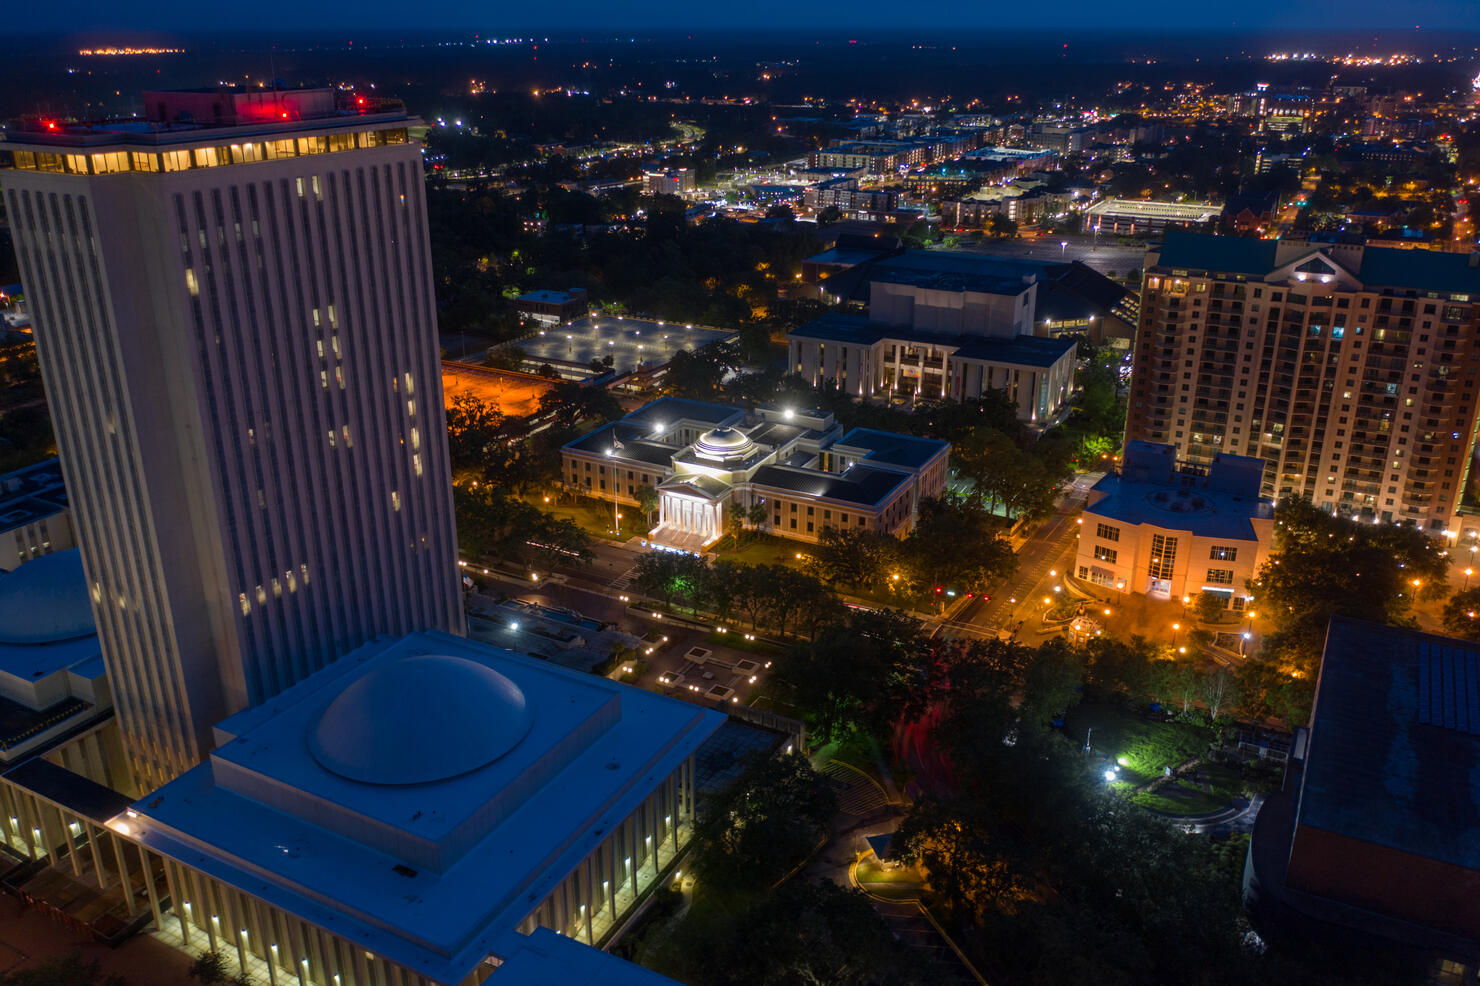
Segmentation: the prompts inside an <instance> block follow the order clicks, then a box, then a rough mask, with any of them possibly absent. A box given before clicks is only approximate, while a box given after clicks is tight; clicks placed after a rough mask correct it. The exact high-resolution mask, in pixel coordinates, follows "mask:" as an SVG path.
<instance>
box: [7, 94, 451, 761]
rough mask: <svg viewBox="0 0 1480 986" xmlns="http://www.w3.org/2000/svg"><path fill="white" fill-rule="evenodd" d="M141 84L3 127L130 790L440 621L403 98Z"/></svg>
mask: <svg viewBox="0 0 1480 986" xmlns="http://www.w3.org/2000/svg"><path fill="white" fill-rule="evenodd" d="M145 106H146V108H147V111H148V114H149V119H148V120H147V121H144V120H128V121H121V122H117V123H97V124H69V123H61V122H57V121H39V122H36V121H33V122H29V123H27V124H25V125H23V126H20V127H19V128H15V129H12V130H10V131H9V132H7V134H6V142H5V147H6V149H7V150H10V151H12V152H13V154H14V157H15V165H16V169H15V170H14V171H12V172H9V173H8V176H7V179H6V182H5V196H6V207H7V211H8V213H9V216H10V221H11V225H12V229H13V230H14V234H15V240H16V248H17V255H18V259H19V263H20V268H21V271H22V274H23V277H24V279H25V283H26V285H27V289H28V292H29V295H30V298H29V300H30V304H31V310H32V314H33V318H34V321H35V336H36V346H37V351H38V354H39V358H40V363H41V369H42V373H43V376H44V378H45V381H46V389H47V394H48V396H49V398H50V403H51V410H52V414H53V418H54V421H55V424H56V432H57V442H58V446H59V449H60V451H61V456H62V460H63V462H64V463H65V465H66V469H67V483H68V488H69V493H70V497H71V505H72V508H73V520H74V524H75V527H76V531H77V539H78V541H79V543H80V544H81V546H82V557H83V563H84V568H85V570H86V572H87V578H88V581H89V587H90V592H91V595H92V600H93V606H94V609H95V611H96V616H97V629H98V635H99V638H100V640H101V643H102V647H103V652H104V655H105V656H106V659H107V661H108V664H109V670H110V678H111V683H112V688H113V692H114V698H115V700H116V706H117V710H118V716H119V722H120V725H121V727H122V734H123V737H124V742H125V744H126V745H127V747H128V751H129V755H130V757H131V759H132V762H133V764H134V770H135V774H136V778H135V780H136V783H137V784H138V786H139V788H140V789H148V788H151V787H154V786H156V785H157V784H159V783H162V782H164V781H166V780H168V779H169V778H171V777H173V776H175V775H176V774H178V773H180V772H181V771H184V770H187V769H189V768H190V767H192V766H194V765H195V764H196V763H198V762H199V761H200V759H201V758H202V757H203V756H204V755H205V754H206V753H207V752H208V751H209V750H210V748H211V737H210V728H211V726H212V724H213V723H215V722H217V721H219V720H220V719H222V718H224V717H225V716H226V715H228V714H230V713H232V712H234V711H236V710H239V709H242V708H245V707H247V706H250V705H253V704H256V703H258V702H261V701H262V700H264V699H266V698H268V697H270V696H272V695H274V694H276V693H277V692H279V691H281V690H282V689H284V688H286V687H288V686H290V685H291V684H293V683H294V682H296V681H298V680H300V679H302V678H303V677H305V676H307V675H308V674H311V673H313V672H314V671H316V670H318V669H319V668H321V667H323V666H325V665H326V664H328V663H329V662H331V661H332V660H334V658H336V657H337V656H338V655H340V654H343V653H345V652H347V651H348V650H350V649H352V648H354V647H356V646H358V645H360V644H362V643H364V642H365V641H366V640H368V639H370V638H371V637H373V636H375V635H377V634H380V633H405V632H410V631H414V630H421V629H444V630H453V631H460V630H461V628H462V626H463V616H462V608H461V599H460V595H459V590H458V585H457V575H456V552H455V544H454V531H453V516H452V497H451V486H450V482H449V480H448V474H449V469H448V461H447V444H446V427H445V420H444V415H443V406H442V395H441V390H440V382H439V381H440V376H439V359H438V357H439V353H438V347H437V339H436V319H435V313H434V307H433V306H434V299H433V290H432V277H431V264H430V252H429V249H428V242H427V228H426V207H425V202H424V197H423V195H424V193H423V182H422V165H421V158H420V151H419V149H418V148H417V147H416V146H415V145H413V144H412V143H410V142H408V138H407V128H408V126H410V125H411V124H412V123H414V122H415V121H414V120H412V119H411V118H409V117H408V116H407V115H406V114H405V112H404V110H403V109H401V108H400V106H399V104H395V105H389V104H386V103H383V102H381V101H377V100H373V99H369V98H366V97H357V96H352V95H346V94H343V93H336V92H334V91H331V90H327V89H308V90H291V91H275V90H252V91H248V90H237V89H230V88H227V89H208V90H195V91H188V92H180V93H147V94H145Z"/></svg>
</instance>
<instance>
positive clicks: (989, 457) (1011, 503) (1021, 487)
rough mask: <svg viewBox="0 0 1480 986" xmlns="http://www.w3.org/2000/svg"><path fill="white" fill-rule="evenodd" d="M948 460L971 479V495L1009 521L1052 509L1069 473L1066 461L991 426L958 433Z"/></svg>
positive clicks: (959, 471)
mask: <svg viewBox="0 0 1480 986" xmlns="http://www.w3.org/2000/svg"><path fill="white" fill-rule="evenodd" d="M1054 458H1055V459H1057V457H1054ZM951 459H952V462H953V463H954V464H955V466H956V470H957V472H958V473H960V474H961V475H962V476H964V477H965V478H967V479H970V480H971V484H972V488H971V492H970V497H971V498H972V499H973V500H974V501H975V502H977V503H979V504H982V505H984V506H985V507H987V509H988V510H991V511H993V512H996V511H997V510H998V509H999V508H1000V509H1001V511H1002V513H1003V514H1005V515H1006V517H1007V519H1008V520H1009V521H1011V520H1015V519H1016V518H1017V517H1019V516H1020V515H1027V516H1030V517H1031V516H1036V515H1038V514H1041V513H1044V512H1046V511H1048V510H1051V509H1052V508H1053V502H1054V497H1055V495H1056V494H1057V492H1058V486H1059V484H1060V483H1061V482H1063V481H1064V479H1065V478H1067V476H1068V475H1069V474H1070V472H1071V470H1070V469H1069V468H1068V463H1067V461H1062V462H1061V461H1054V460H1050V459H1048V458H1046V457H1045V456H1044V455H1042V454H1038V453H1035V452H1034V451H1033V450H1024V449H1020V448H1018V446H1017V443H1016V442H1014V441H1013V440H1012V439H1011V438H1009V437H1008V436H1007V435H1006V434H1004V433H1003V432H1001V431H999V430H998V429H996V428H991V427H977V428H972V429H970V430H969V431H967V432H965V433H964V434H963V435H961V436H960V438H959V440H958V441H957V443H956V444H955V445H954V447H953V448H952V451H951Z"/></svg>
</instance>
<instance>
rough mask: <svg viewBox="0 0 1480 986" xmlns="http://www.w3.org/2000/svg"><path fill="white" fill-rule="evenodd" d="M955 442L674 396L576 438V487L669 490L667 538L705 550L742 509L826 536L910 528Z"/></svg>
mask: <svg viewBox="0 0 1480 986" xmlns="http://www.w3.org/2000/svg"><path fill="white" fill-rule="evenodd" d="M950 449H951V447H950V445H949V444H948V443H946V442H940V441H935V440H933V439H929V438H917V437H915V436H913V435H899V434H895V433H893V432H887V431H878V430H876V429H873V428H854V429H853V430H851V431H849V432H848V433H847V434H844V433H843V429H842V426H841V425H839V424H838V423H837V422H836V421H835V420H834V419H833V416H832V415H831V414H830V413H827V412H825V411H811V410H798V409H794V408H776V407H758V408H756V409H755V410H754V411H746V410H745V409H743V408H738V407H732V406H730V405H727V404H710V403H705V402H702V401H691V400H682V399H679V398H673V397H664V398H662V399H660V400H656V401H653V402H652V403H651V404H648V405H646V406H644V407H641V408H639V409H637V410H636V411H633V412H632V413H631V414H629V415H627V416H626V417H624V418H622V419H621V420H620V421H615V422H613V423H611V424H609V425H607V426H605V427H603V428H598V429H596V430H595V431H592V432H590V433H589V434H586V435H583V436H581V437H580V438H578V439H576V440H575V441H573V442H571V443H570V444H568V445H566V446H565V448H564V450H563V452H562V457H563V460H564V461H563V463H562V472H563V474H564V482H565V486H566V488H567V489H570V490H574V491H577V492H581V493H585V494H587V495H589V496H591V497H594V498H597V499H600V500H606V501H607V502H609V503H610V504H611V505H612V510H613V512H614V513H615V512H617V511H618V510H619V508H620V506H621V505H627V506H634V507H635V506H636V505H637V503H638V500H637V491H638V490H639V489H640V488H642V487H644V486H650V487H653V488H654V489H656V490H657V492H658V524H657V526H656V527H655V528H653V530H652V531H651V532H650V533H649V535H648V538H649V539H650V540H651V541H652V542H653V543H654V544H656V545H658V546H660V547H666V548H674V549H679V550H685V551H700V550H703V549H704V548H706V547H708V546H709V545H710V544H712V543H713V542H715V541H717V540H718V539H719V538H720V537H722V536H723V535H724V534H725V533H726V531H727V529H728V525H729V523H730V520H731V518H733V517H736V516H738V517H740V518H741V520H742V521H744V522H745V523H746V524H747V525H756V524H757V520H756V518H758V517H759V518H762V519H761V520H760V521H759V522H758V526H761V527H764V528H766V529H768V530H769V531H770V532H771V533H773V534H778V535H780V536H782V537H786V538H791V539H793V540H797V541H805V542H816V541H817V540H818V538H819V537H821V534H822V531H823V530H824V529H826V528H828V527H836V528H839V529H845V528H847V529H852V528H861V529H867V530H875V531H886V532H888V533H891V534H899V535H903V534H907V533H908V532H909V531H910V529H911V528H912V527H913V526H914V521H915V513H916V510H917V508H918V506H919V503H920V501H921V500H922V499H925V498H926V497H931V496H936V495H938V494H939V493H940V492H942V491H943V490H944V489H945V484H946V464H947V459H948V458H949V455H950Z"/></svg>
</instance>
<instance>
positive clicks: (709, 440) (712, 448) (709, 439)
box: [695, 428, 755, 458]
mask: <svg viewBox="0 0 1480 986" xmlns="http://www.w3.org/2000/svg"><path fill="white" fill-rule="evenodd" d="M695 444H696V447H697V448H698V450H699V451H700V452H702V453H704V454H706V455H712V456H716V457H718V458H727V457H729V456H732V455H739V454H741V453H743V452H748V451H750V449H751V447H752V446H754V444H755V443H754V442H752V441H751V440H750V436H749V435H747V434H745V432H743V431H741V430H740V429H738V428H715V429H714V430H713V431H706V432H705V433H704V434H702V435H700V436H699V441H698V442H697V443H695Z"/></svg>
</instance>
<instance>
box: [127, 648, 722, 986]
mask: <svg viewBox="0 0 1480 986" xmlns="http://www.w3.org/2000/svg"><path fill="white" fill-rule="evenodd" d="M724 722H725V716H724V714H723V713H719V712H715V711H712V710H710V709H706V708H702V707H700V706H696V705H692V704H690V703H687V702H681V701H678V700H676V699H672V698H668V697H666V696H662V695H656V694H653V693H651V692H647V691H644V690H642V689H638V688H633V687H629V686H626V685H622V684H620V683H617V682H612V681H608V680H607V679H605V678H600V677H593V676H591V675H586V674H580V673H577V672H573V671H568V670H566V669H564V668H559V667H555V666H553V665H551V664H550V663H548V662H545V661H540V660H537V659H534V658H530V657H526V656H524V655H519V654H514V653H512V652H510V651H506V650H503V649H501V648H497V647H492V646H489V645H487V644H480V643H475V642H473V641H470V640H467V639H465V638H462V637H455V636H453V635H451V634H446V633H441V632H436V631H432V632H425V633H414V634H410V635H408V636H405V637H399V638H392V637H383V638H380V639H377V640H375V641H373V642H371V643H369V644H366V645H365V646H363V647H361V648H359V649H357V650H354V651H352V652H350V653H349V654H347V655H345V656H344V657H343V658H341V659H340V660H339V661H337V662H335V663H334V664H332V665H330V666H329V667H327V668H325V669H323V670H322V671H320V672H318V673H316V674H314V675H312V676H310V677H309V678H306V679H305V680H303V681H302V682H299V683H298V684H297V685H295V686H293V687H292V688H289V689H288V690H287V691H285V692H282V693H280V694H278V695H277V696H274V697H273V698H271V699H269V700H268V701H266V702H264V703H262V704H260V705H258V706H256V707H254V708H251V709H248V710H246V711H244V712H241V713H238V714H237V715H236V716H233V717H232V718H229V719H227V720H225V721H224V722H222V723H220V724H219V725H218V726H217V727H216V730H215V732H216V749H215V750H214V751H213V752H212V754H211V756H210V757H209V759H208V760H207V761H206V762H205V763H203V764H201V765H200V766H198V767H196V768H194V769H193V770H189V771H187V772H185V773H184V774H182V775H181V776H180V777H178V778H176V779H175V780H174V781H171V782H170V783H169V784H166V785H165V786H164V787H162V788H159V789H158V790H156V791H154V792H152V793H151V794H149V795H148V796H146V798H144V799H143V800H141V801H138V802H136V803H134V804H133V805H132V806H131V807H129V808H128V809H127V810H126V811H124V812H121V813H120V814H119V815H118V816H117V817H116V818H114V819H111V820H110V821H109V825H110V827H111V828H113V829H114V830H116V831H119V832H121V833H123V834H125V835H127V836H128V838H129V839H131V840H132V841H133V842H135V843H136V844H137V845H139V846H140V847H142V849H143V851H144V853H145V854H146V858H147V859H148V860H149V863H150V865H149V867H148V869H149V870H150V871H151V872H156V871H157V872H160V873H162V874H163V875H164V877H165V882H166V883H167V884H168V886H169V887H170V888H172V890H173V892H172V894H171V897H172V898H173V900H172V911H173V913H172V914H170V915H169V916H168V917H164V916H162V915H161V916H160V917H159V918H158V920H159V922H160V924H161V926H162V927H163V926H166V925H168V926H170V928H171V930H172V931H174V930H177V931H178V932H179V934H180V935H181V936H182V937H183V939H184V944H185V945H186V946H187V947H190V948H211V949H219V950H221V951H223V952H225V953H227V954H228V955H229V956H230V957H231V958H233V959H235V960H237V961H239V962H240V964H241V965H242V967H243V968H253V967H255V966H257V965H262V966H266V967H268V968H267V971H268V975H269V978H272V980H273V981H275V982H293V981H306V982H313V983H342V984H344V986H366V984H369V983H399V984H405V986H425V984H432V983H436V984H473V983H481V982H484V981H485V980H486V981H488V982H491V983H493V984H495V986H501V984H504V983H511V984H519V983H530V982H566V981H575V982H580V981H584V980H582V979H580V978H576V979H574V980H566V979H563V978H561V977H559V976H556V977H555V978H549V979H541V978H538V977H537V976H535V973H536V971H537V970H540V969H545V970H547V971H550V972H552V973H553V972H555V971H558V970H560V969H563V968H568V969H570V970H572V971H573V972H579V971H580V970H588V971H586V972H583V973H581V975H584V976H586V977H588V978H590V977H591V976H592V974H593V972H592V971H591V970H599V969H600V968H601V967H602V966H607V974H608V975H609V976H612V977H613V978H610V979H605V980H603V981H609V982H625V981H629V980H630V981H633V982H641V983H657V982H666V981H667V980H664V979H662V978H661V977H653V976H651V974H646V976H645V977H644V976H639V975H635V974H626V973H624V971H623V970H624V968H625V964H624V963H612V962H610V961H609V960H604V959H602V958H600V957H599V956H600V953H598V952H595V950H594V949H589V948H582V949H580V950H579V951H577V950H572V949H567V948H565V947H563V946H562V947H560V948H555V947H554V946H552V945H551V944H550V939H549V936H548V934H542V933H539V931H538V929H541V928H544V929H549V930H551V931H554V932H558V933H559V934H561V935H564V936H567V937H568V938H569V939H571V940H572V941H573V942H579V943H582V945H583V946H589V945H600V944H601V943H602V942H603V941H605V940H606V939H607V938H609V937H610V936H612V935H613V934H614V933H615V932H616V931H618V930H619V929H620V928H621V926H622V924H623V922H624V921H625V919H626V917H627V915H628V914H630V913H631V911H632V910H633V908H634V907H635V905H636V904H637V903H638V902H639V901H640V900H641V899H642V898H643V897H644V895H645V893H646V892H647V891H648V889H649V888H651V887H652V886H654V885H656V884H658V883H659V882H660V881H662V880H664V879H667V878H670V877H671V874H672V872H673V869H674V867H675V865H676V864H677V861H678V859H679V857H680V856H681V854H682V852H683V850H684V848H685V846H686V844H687V842H688V840H689V838H690V837H691V836H692V834H693V829H694V823H695V788H694V777H695V773H694V754H695V751H696V750H697V749H698V748H699V746H700V745H701V744H702V743H703V742H704V741H705V740H706V739H708V738H709V737H710V736H711V735H713V734H714V733H715V732H716V731H717V730H718V729H719V727H720V725H721V724H723V723H724ZM156 906H158V905H156ZM586 953H593V954H586ZM505 962H508V963H510V965H511V974H510V975H509V976H507V977H505V976H504V975H503V972H502V966H503V964H504V963H505ZM521 969H524V970H527V971H526V972H520V971H519V970H521ZM300 970H301V971H302V973H303V976H302V978H301V980H300V976H299V972H300ZM624 976H625V977H626V978H624ZM531 977H534V978H531Z"/></svg>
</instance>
